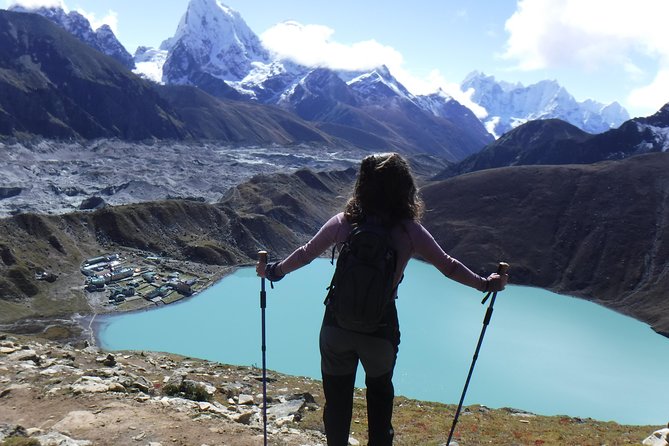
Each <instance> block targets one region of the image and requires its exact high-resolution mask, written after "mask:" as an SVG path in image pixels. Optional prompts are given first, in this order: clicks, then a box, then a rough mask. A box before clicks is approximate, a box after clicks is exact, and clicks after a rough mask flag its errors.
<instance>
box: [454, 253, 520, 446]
mask: <svg viewBox="0 0 669 446" xmlns="http://www.w3.org/2000/svg"><path fill="white" fill-rule="evenodd" d="M508 269H509V264H508V263H504V262H499V265H498V266H497V274H500V275H502V274H506V272H507V270H508ZM491 294H492V299H490V304H489V305H488V309H487V310H486V312H485V317H484V318H483V328H482V329H481V335H480V336H479V342H478V344H477V345H476V350H475V351H474V358H473V359H472V365H471V366H470V367H469V374H468V375H467V380H466V381H465V388H464V389H462V396H460V403H459V404H458V409H457V410H456V411H455V418H453V424H452V425H451V432H450V433H449V434H448V440H447V441H446V445H447V446H450V445H451V438H453V432H455V425H456V424H457V422H458V417H459V416H460V410H462V403H463V402H464V401H465V394H466V393H467V387H469V380H470V379H471V378H472V372H473V371H474V365H475V364H476V359H477V358H478V357H479V350H480V349H481V344H482V343H483V336H485V331H486V328H488V323H490V318H492V312H493V305H495V299H496V298H497V291H495V292H493V293H491V292H488V294H486V295H485V297H484V298H483V300H482V301H481V304H485V301H486V300H488V298H489V297H490V295H491Z"/></svg>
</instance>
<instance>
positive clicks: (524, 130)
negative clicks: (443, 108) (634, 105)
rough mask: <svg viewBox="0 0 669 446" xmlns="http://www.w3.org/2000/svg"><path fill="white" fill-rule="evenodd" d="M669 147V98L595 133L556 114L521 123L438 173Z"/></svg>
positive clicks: (578, 159) (582, 161)
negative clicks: (655, 107) (649, 113)
mask: <svg viewBox="0 0 669 446" xmlns="http://www.w3.org/2000/svg"><path fill="white" fill-rule="evenodd" d="M667 149H669V104H667V105H665V106H664V107H663V108H662V109H661V110H660V111H658V112H657V113H655V114H654V115H652V116H650V117H647V118H635V119H631V120H629V121H627V122H625V123H623V124H622V125H621V126H620V127H618V128H616V129H611V130H609V131H607V132H604V133H600V134H597V135H592V134H589V133H585V132H583V131H582V130H580V129H578V128H577V127H575V126H573V125H571V124H569V123H567V122H564V121H561V120H558V119H548V120H538V121H531V122H528V123H526V124H523V125H521V126H519V127H517V128H515V129H513V130H511V131H510V132H508V133H506V134H504V135H503V136H502V137H501V138H499V139H498V140H496V141H495V142H493V143H491V144H490V145H488V146H487V147H486V148H485V149H483V150H482V151H481V152H479V153H476V154H474V155H472V156H470V157H468V158H467V159H464V160H463V161H461V162H460V163H457V164H454V165H451V166H449V167H448V168H446V169H445V170H444V171H443V172H442V173H440V174H439V175H437V176H436V177H435V179H445V178H449V177H452V176H454V175H460V174H463V173H467V172H474V171H477V170H482V169H490V168H493V167H503V166H520V165H532V164H587V163H594V162H598V161H604V160H610V159H622V158H627V157H630V156H633V155H637V154H641V153H648V152H664V151H666V150H667Z"/></svg>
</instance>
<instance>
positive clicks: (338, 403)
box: [323, 372, 395, 446]
mask: <svg viewBox="0 0 669 446" xmlns="http://www.w3.org/2000/svg"><path fill="white" fill-rule="evenodd" d="M392 376H393V374H392V372H390V373H387V374H385V375H382V376H379V377H376V378H370V377H369V376H368V377H366V379H365V385H366V386H367V394H366V396H367V422H368V424H369V443H368V444H369V446H388V445H391V444H392V443H393V435H394V432H393V426H392V423H391V420H392V416H393V398H394V396H395V390H394V387H393V382H392ZM354 385H355V374H353V375H339V376H337V375H326V374H323V391H324V392H325V401H326V402H325V410H324V412H323V422H324V423H325V433H326V436H327V440H328V446H347V445H348V436H349V431H350V428H351V417H352V413H353V390H354Z"/></svg>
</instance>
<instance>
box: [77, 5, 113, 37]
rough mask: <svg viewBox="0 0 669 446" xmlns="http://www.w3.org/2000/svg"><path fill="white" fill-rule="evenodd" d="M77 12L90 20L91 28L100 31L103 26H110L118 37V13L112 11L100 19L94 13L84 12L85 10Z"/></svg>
mask: <svg viewBox="0 0 669 446" xmlns="http://www.w3.org/2000/svg"><path fill="white" fill-rule="evenodd" d="M77 12H78V13H79V14H81V15H82V16H84V17H86V18H87V19H88V21H89V22H90V23H91V28H93V29H98V28H99V27H101V26H102V25H109V27H110V28H111V29H112V31H114V34H116V35H117V37H118V13H117V12H116V11H112V10H111V9H110V10H109V11H107V14H106V15H105V16H104V17H101V18H99V19H98V18H97V16H96V14H95V13H94V12H88V11H84V10H83V9H77Z"/></svg>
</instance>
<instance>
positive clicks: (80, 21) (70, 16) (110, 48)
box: [9, 4, 135, 70]
mask: <svg viewBox="0 0 669 446" xmlns="http://www.w3.org/2000/svg"><path fill="white" fill-rule="evenodd" d="M9 11H14V12H23V13H30V14H39V15H41V16H43V17H46V18H47V19H49V20H51V21H52V22H54V23H55V24H57V25H58V26H60V27H62V28H63V29H65V30H66V31H68V32H69V33H70V34H72V35H73V36H75V37H76V38H78V39H79V40H81V41H82V42H84V43H85V44H87V45H89V46H91V47H93V48H95V49H96V50H98V51H100V52H101V53H104V54H106V55H107V56H109V57H111V58H112V59H115V60H116V61H117V62H119V63H120V64H121V65H123V66H124V67H126V68H127V69H130V70H131V69H133V68H135V62H134V59H133V56H132V55H130V53H128V51H127V50H126V49H125V47H124V46H123V44H122V43H121V42H119V40H118V39H117V38H116V35H115V34H114V31H112V29H111V28H110V27H109V25H102V26H100V27H99V28H98V29H96V30H93V28H92V27H91V23H90V22H89V21H88V19H87V18H86V17H84V16H82V15H81V14H80V13H78V12H77V11H70V12H65V11H64V10H63V9H62V8H60V7H46V6H42V7H39V8H36V9H35V8H27V7H25V6H21V5H17V4H15V5H12V6H10V7H9Z"/></svg>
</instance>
